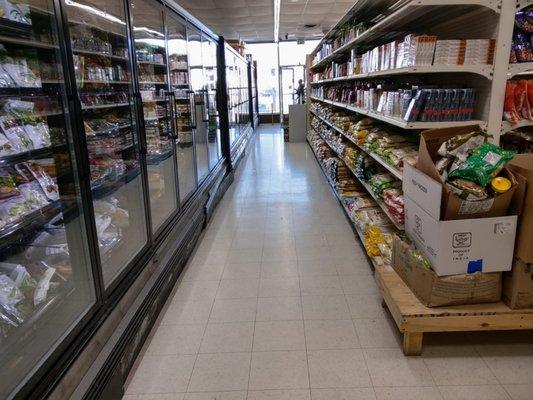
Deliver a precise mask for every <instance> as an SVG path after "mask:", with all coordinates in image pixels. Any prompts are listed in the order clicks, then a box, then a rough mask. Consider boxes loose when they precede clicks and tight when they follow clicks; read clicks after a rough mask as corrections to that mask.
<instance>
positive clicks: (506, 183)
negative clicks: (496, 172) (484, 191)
mask: <svg viewBox="0 0 533 400" xmlns="http://www.w3.org/2000/svg"><path fill="white" fill-rule="evenodd" d="M490 186H491V187H492V190H494V191H495V192H496V193H505V192H507V191H508V190H509V189H511V186H512V183H511V181H510V180H509V179H507V178H503V177H501V176H498V177H496V178H494V179H493V180H492V181H491V183H490Z"/></svg>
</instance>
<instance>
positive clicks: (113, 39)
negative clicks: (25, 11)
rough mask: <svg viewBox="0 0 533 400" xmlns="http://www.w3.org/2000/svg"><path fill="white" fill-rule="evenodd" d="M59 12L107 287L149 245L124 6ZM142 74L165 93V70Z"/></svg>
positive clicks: (77, 6)
mask: <svg viewBox="0 0 533 400" xmlns="http://www.w3.org/2000/svg"><path fill="white" fill-rule="evenodd" d="M63 7H64V8H63V11H64V13H65V14H66V19H67V25H68V33H69V40H70V48H71V51H72V62H73V69H74V73H75V84H76V93H75V96H76V97H77V99H78V100H79V103H80V105H81V118H79V119H81V125H80V127H79V131H80V133H81V135H83V137H82V140H84V141H85V142H86V150H87V153H88V161H89V165H90V175H91V183H90V185H91V197H92V208H93V210H94V222H95V226H96V232H97V240H98V249H99V256H100V264H101V267H102V274H103V281H104V285H105V287H106V288H108V287H109V286H110V285H111V284H112V283H113V282H114V281H118V279H117V278H118V277H119V276H120V275H121V274H122V273H125V272H126V271H127V270H128V269H129V267H130V266H131V265H132V264H133V263H134V262H135V260H136V259H137V257H138V256H139V254H141V253H142V252H143V250H144V249H145V248H146V247H145V246H146V245H147V243H148V230H147V229H148V226H147V225H148V224H147V218H146V213H145V209H146V203H147V199H146V198H145V193H146V191H145V188H144V183H143V174H142V173H141V171H142V161H141V156H140V147H139V142H140V140H139V127H138V125H137V123H136V120H137V119H136V113H135V102H134V95H133V94H134V90H133V83H132V82H133V81H132V73H131V72H132V62H133V57H134V55H133V56H132V55H131V54H130V50H129V48H128V36H127V35H128V33H129V32H128V29H127V24H126V13H125V3H123V2H122V1H109V0H92V1H91V3H85V2H84V3H81V2H75V1H72V0H64V3H63ZM152 50H153V48H152ZM154 52H155V51H154ZM147 57H148V56H147ZM152 60H157V56H155V55H154V57H153V58H152ZM159 61H161V60H160V59H159ZM152 70H153V69H152ZM141 71H143V70H141ZM155 71H157V70H155ZM148 72H149V69H147V70H146V75H142V79H147V81H146V82H147V85H153V86H154V87H156V88H160V89H164V85H163V83H164V82H163V80H164V79H165V75H164V73H162V72H158V73H154V74H153V75H148ZM149 79H152V81H148V80H149ZM143 82H144V81H143ZM156 112H163V113H164V108H161V109H155V110H154V111H153V113H152V114H150V116H152V117H158V116H160V114H156Z"/></svg>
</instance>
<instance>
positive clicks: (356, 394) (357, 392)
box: [311, 388, 376, 400]
mask: <svg viewBox="0 0 533 400" xmlns="http://www.w3.org/2000/svg"><path fill="white" fill-rule="evenodd" d="M311 396H312V398H313V400H376V395H375V394H374V389H373V388H356V389H311Z"/></svg>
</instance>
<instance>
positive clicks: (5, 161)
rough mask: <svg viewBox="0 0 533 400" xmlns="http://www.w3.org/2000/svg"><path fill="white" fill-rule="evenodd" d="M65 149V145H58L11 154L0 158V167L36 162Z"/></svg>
mask: <svg viewBox="0 0 533 400" xmlns="http://www.w3.org/2000/svg"><path fill="white" fill-rule="evenodd" d="M66 149H67V145H59V146H52V147H43V148H41V149H36V150H30V151H25V152H23V153H17V154H12V155H8V156H3V157H0V166H4V165H12V164H17V163H20V162H25V161H28V160H36V159H42V158H50V157H52V156H53V155H54V153H55V152H57V151H64V150H66Z"/></svg>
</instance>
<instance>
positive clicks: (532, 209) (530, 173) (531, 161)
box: [508, 154, 533, 263]
mask: <svg viewBox="0 0 533 400" xmlns="http://www.w3.org/2000/svg"><path fill="white" fill-rule="evenodd" d="M508 165H509V169H510V170H511V172H513V174H515V175H519V176H521V177H523V178H524V179H525V180H526V184H525V188H522V189H523V192H524V193H523V203H522V204H521V210H522V212H521V214H520V217H519V218H518V229H517V231H516V246H515V257H518V258H520V259H522V260H523V261H525V262H526V263H533V154H517V155H516V156H515V158H514V159H513V160H512V161H511V162H510V163H509V164H508Z"/></svg>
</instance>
